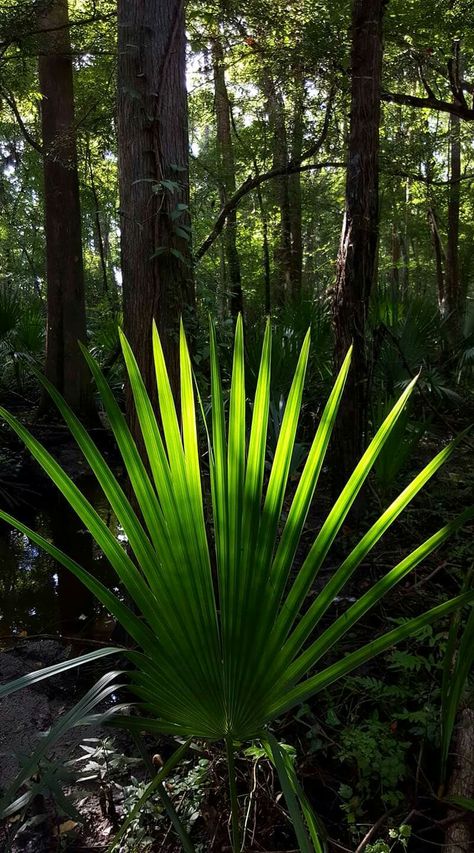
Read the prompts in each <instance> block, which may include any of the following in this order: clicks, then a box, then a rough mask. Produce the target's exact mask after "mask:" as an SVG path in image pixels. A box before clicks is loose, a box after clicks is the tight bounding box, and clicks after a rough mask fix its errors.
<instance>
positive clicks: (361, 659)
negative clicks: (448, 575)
mask: <svg viewBox="0 0 474 853" xmlns="http://www.w3.org/2000/svg"><path fill="white" fill-rule="evenodd" d="M473 599H474V592H465V593H462V594H461V595H457V596H455V597H454V598H451V599H449V601H444V602H442V604H438V605H436V607H432V608H431V610H427V611H426V613H422V614H421V616H416V617H414V618H413V619H409V620H408V621H407V622H405V623H404V624H403V625H400V626H399V627H397V628H394V629H393V630H392V631H388V633H386V634H382V636H381V637H378V638H377V639H376V640H373V641H372V642H370V643H367V644H366V645H364V646H362V647H361V648H360V649H357V650H356V651H354V652H351V653H350V654H348V655H346V656H345V657H344V658H342V659H341V660H339V661H337V663H334V664H332V665H331V666H329V667H327V668H326V669H323V670H322V671H321V672H319V673H317V674H316V675H313V676H310V677H309V678H307V679H306V680H305V681H303V682H302V683H301V684H298V685H297V686H296V687H293V688H292V689H290V690H286V691H282V692H280V693H279V695H278V696H277V697H275V698H274V700H273V703H270V708H269V714H268V721H269V722H270V720H274V719H275V718H276V717H278V716H280V715H281V714H283V713H284V712H285V711H289V710H290V709H291V708H294V707H296V706H297V705H300V704H301V703H302V702H305V701H307V700H308V699H310V698H311V697H313V696H316V695H317V694H318V693H320V692H321V691H322V690H325V689H326V687H329V686H330V685H331V684H334V683H335V682H336V681H339V679H341V678H344V676H346V675H348V674H349V673H350V672H353V670H354V669H357V668H358V667H360V666H362V664H364V663H367V661H369V660H371V659H372V658H374V657H376V656H377V655H380V654H382V653H383V652H385V651H387V649H389V648H391V647H392V646H394V645H396V644H397V643H401V642H402V641H403V640H406V639H407V638H408V637H411V636H413V635H414V634H416V633H417V631H420V630H421V629H422V628H424V627H425V625H430V624H431V623H432V622H435V621H436V620H437V619H441V618H442V617H443V616H449V615H450V614H451V613H454V612H455V611H456V610H458V609H459V608H461V607H464V606H465V605H472V601H473Z"/></svg>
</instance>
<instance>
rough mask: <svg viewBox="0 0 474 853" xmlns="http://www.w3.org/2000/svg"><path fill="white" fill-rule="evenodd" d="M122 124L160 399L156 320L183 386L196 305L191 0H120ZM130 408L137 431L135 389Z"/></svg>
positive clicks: (129, 244) (133, 236) (132, 287)
mask: <svg viewBox="0 0 474 853" xmlns="http://www.w3.org/2000/svg"><path fill="white" fill-rule="evenodd" d="M117 129H118V149H119V187H120V223H121V224H120V227H121V255H122V278H123V301H124V305H123V308H124V329H125V333H126V335H127V337H128V340H129V342H130V344H131V346H132V348H133V350H134V352H135V355H136V358H137V361H138V364H139V367H140V369H141V371H142V374H143V376H144V379H145V384H146V386H147V388H148V391H149V393H150V395H151V397H152V399H153V401H155V399H156V389H155V384H156V383H155V381H154V369H153V358H152V346H151V343H152V339H151V329H152V320H153V319H155V320H156V324H157V326H158V330H159V332H160V335H161V339H162V343H163V347H164V351H165V357H166V359H167V362H168V368H169V372H170V379H171V383H172V386H173V389H174V391H175V393H176V391H177V388H178V385H179V347H178V330H179V318H180V315H181V314H186V312H187V311H188V309H189V310H191V311H192V310H193V306H194V283H193V272H192V266H191V241H190V236H191V234H190V220H189V154H188V118H187V96H186V55H185V20H184V3H183V0H161V2H159V3H157V2H155V0H119V3H118V128H117ZM127 412H128V417H129V421H130V424H131V428H132V431H133V432H134V433H135V434H136V435H137V434H138V430H137V426H136V421H135V414H134V407H133V405H132V404H131V399H130V393H129V392H128V393H127Z"/></svg>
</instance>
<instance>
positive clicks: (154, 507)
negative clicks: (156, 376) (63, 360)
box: [80, 344, 169, 553]
mask: <svg viewBox="0 0 474 853" xmlns="http://www.w3.org/2000/svg"><path fill="white" fill-rule="evenodd" d="M80 347H81V350H82V353H83V355H84V358H85V359H86V361H87V364H88V366H89V369H90V371H91V373H92V375H93V377H94V381H95V383H96V385H97V389H98V391H99V394H100V397H101V400H102V403H103V406H104V409H105V412H106V414H107V417H108V420H109V424H110V428H111V429H112V432H113V434H114V437H115V440H116V442H117V446H118V448H119V450H120V453H121V456H122V459H123V461H124V464H125V468H126V470H127V473H128V476H129V478H130V484H131V486H132V489H133V494H134V496H135V497H136V499H137V502H138V505H139V507H140V510H141V513H142V515H143V518H144V521H145V523H146V525H147V528H148V533H149V535H150V538H151V540H152V542H153V545H154V547H155V549H156V550H157V552H158V553H161V550H162V548H163V538H167V536H168V533H167V530H166V525H165V522H164V519H163V514H162V512H161V507H160V505H159V502H158V497H157V494H156V492H155V491H154V489H153V486H152V484H151V482H150V478H149V476H148V472H147V470H146V468H145V465H144V464H143V461H142V458H141V456H140V454H139V452H138V450H137V446H136V444H135V442H134V440H133V438H132V435H131V432H130V430H129V428H128V425H127V422H126V420H125V418H124V416H123V414H122V412H121V410H120V407H119V405H118V403H117V401H116V399H115V397H114V395H113V393H112V391H111V389H110V386H109V385H108V383H107V381H106V379H105V377H104V375H103V373H102V371H101V369H100V367H99V365H98V364H97V361H96V360H95V359H94V358H93V357H92V356H91V354H90V353H89V352H88V350H87V349H86V348H85V347H84V346H83V345H82V344H80ZM168 544H169V543H168Z"/></svg>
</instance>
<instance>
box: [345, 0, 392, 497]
mask: <svg viewBox="0 0 474 853" xmlns="http://www.w3.org/2000/svg"><path fill="white" fill-rule="evenodd" d="M384 5H385V2H384V0H353V4H352V51H351V117H350V134H349V152H348V164H347V176H346V205H345V215H344V224H343V228H342V236H341V245H340V249H339V255H338V260H337V275H336V286H335V291H334V301H333V318H334V328H335V361H336V365H337V366H338V367H339V366H340V364H341V363H342V361H343V359H344V357H345V355H346V353H347V350H348V349H349V347H350V345H351V343H352V344H353V347H354V349H353V358H352V367H351V371H350V375H349V378H348V383H347V386H346V391H345V397H344V400H343V403H342V407H341V411H340V414H339V423H338V427H337V431H336V442H337V466H335V480H336V483H335V485H336V488H338V487H339V486H340V485H342V484H343V483H344V482H345V480H346V479H347V476H348V475H349V474H350V472H351V470H352V468H353V467H354V464H355V462H356V461H357V459H358V457H359V456H360V453H361V451H362V450H363V447H364V443H365V437H366V431H367V410H368V399H367V397H368V388H367V376H368V358H367V340H366V324H367V316H368V309H369V298H370V293H371V290H372V286H373V284H374V277H375V270H376V257H377V241H378V183H379V180H378V179H379V125H380V92H381V73H382V54H383V11H384Z"/></svg>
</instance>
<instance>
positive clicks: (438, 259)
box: [428, 207, 446, 316]
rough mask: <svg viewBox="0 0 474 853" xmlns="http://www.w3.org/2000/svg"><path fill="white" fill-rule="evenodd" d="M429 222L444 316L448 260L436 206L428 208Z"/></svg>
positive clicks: (439, 297) (441, 308)
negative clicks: (445, 271) (444, 266)
mask: <svg viewBox="0 0 474 853" xmlns="http://www.w3.org/2000/svg"><path fill="white" fill-rule="evenodd" d="M428 222H429V224H430V231H431V237H432V239H433V249H434V254H435V267H436V287H437V290H438V307H439V311H440V314H441V316H444V312H445V296H446V292H445V282H444V269H443V261H445V260H446V255H445V252H444V249H443V244H442V242H441V235H440V233H439V225H438V219H437V216H436V213H435V210H434V208H432V207H430V208H429V210H428Z"/></svg>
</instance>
